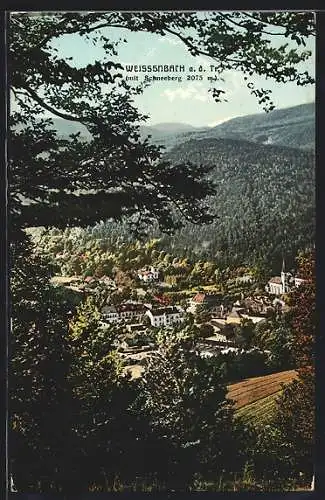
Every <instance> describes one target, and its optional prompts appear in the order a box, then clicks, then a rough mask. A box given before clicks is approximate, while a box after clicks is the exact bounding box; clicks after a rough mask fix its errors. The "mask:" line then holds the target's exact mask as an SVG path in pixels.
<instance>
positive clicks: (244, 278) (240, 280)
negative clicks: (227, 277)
mask: <svg viewBox="0 0 325 500" xmlns="http://www.w3.org/2000/svg"><path fill="white" fill-rule="evenodd" d="M253 282H254V278H253V276H251V275H250V274H245V275H244V276H237V278H236V283H253Z"/></svg>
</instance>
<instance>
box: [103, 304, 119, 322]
mask: <svg viewBox="0 0 325 500" xmlns="http://www.w3.org/2000/svg"><path fill="white" fill-rule="evenodd" d="M102 317H103V320H104V321H107V322H108V323H116V322H117V321H118V320H119V314H118V312H117V310H116V307H114V306H104V307H103V309H102Z"/></svg>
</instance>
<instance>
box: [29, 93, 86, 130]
mask: <svg viewBox="0 0 325 500" xmlns="http://www.w3.org/2000/svg"><path fill="white" fill-rule="evenodd" d="M21 87H22V88H23V89H25V90H26V92H27V93H28V94H29V95H30V96H31V97H32V98H33V99H34V100H35V101H36V102H37V103H38V104H39V105H40V106H42V108H44V109H46V110H47V111H49V112H50V113H53V114H54V115H56V116H58V117H59V118H63V119H64V120H70V121H73V122H80V123H85V122H86V120H84V119H83V118H82V117H80V116H73V115H69V114H67V113H61V111H58V110H57V109H55V108H52V106H50V105H49V104H46V102H44V101H43V99H41V98H40V97H39V96H38V95H37V93H36V92H35V90H33V89H31V88H30V87H28V85H26V84H25V85H21Z"/></svg>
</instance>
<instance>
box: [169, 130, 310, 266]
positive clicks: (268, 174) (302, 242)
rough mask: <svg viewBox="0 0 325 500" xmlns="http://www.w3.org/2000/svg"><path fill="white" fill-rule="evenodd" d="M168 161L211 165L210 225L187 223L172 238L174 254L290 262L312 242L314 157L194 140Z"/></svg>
mask: <svg viewBox="0 0 325 500" xmlns="http://www.w3.org/2000/svg"><path fill="white" fill-rule="evenodd" d="M166 156H167V157H168V158H169V159H171V160H172V161H174V162H178V161H191V162H193V163H204V164H209V165H215V168H214V170H213V171H212V173H211V174H210V175H211V177H212V178H213V180H214V181H215V182H216V183H217V194H216V196H215V197H213V198H211V200H210V203H211V204H212V206H213V207H214V210H215V213H216V220H215V222H214V223H213V224H212V225H206V226H194V225H190V224H188V225H187V226H186V227H185V228H183V229H181V230H180V232H179V233H178V234H177V235H176V237H174V238H173V239H169V238H166V243H169V244H170V245H171V246H172V247H173V248H174V249H177V248H179V249H183V248H184V247H189V248H191V249H194V251H196V252H198V253H206V254H207V255H209V256H210V257H214V258H216V259H217V260H220V263H221V262H223V263H228V262H236V261H237V263H244V262H245V263H252V262H256V261H259V260H262V261H268V262H269V263H271V265H273V266H275V267H277V265H280V263H281V261H282V255H285V256H286V258H287V259H289V260H290V258H294V255H295V254H296V252H297V250H298V249H301V248H304V247H306V246H309V245H311V244H312V242H313V241H314V218H315V199H314V190H315V186H314V182H315V175H314V170H315V168H314V155H313V154H312V153H310V152H304V151H299V150H295V149H291V148H284V147H278V146H271V145H263V144H254V143H251V142H248V141H236V140H231V139H205V140H192V141H189V142H187V143H184V144H182V145H180V146H178V147H175V148H174V149H173V150H172V151H170V152H169V153H167V154H166Z"/></svg>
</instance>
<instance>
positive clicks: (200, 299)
mask: <svg viewBox="0 0 325 500" xmlns="http://www.w3.org/2000/svg"><path fill="white" fill-rule="evenodd" d="M204 299H205V293H197V294H196V295H195V297H194V298H193V300H194V301H195V302H197V303H198V304H201V303H202V302H204Z"/></svg>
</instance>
